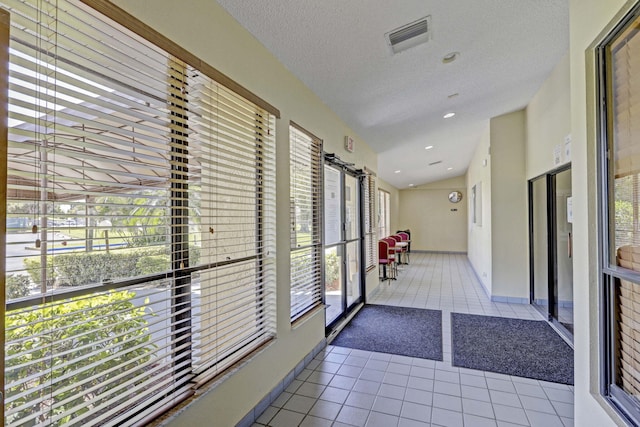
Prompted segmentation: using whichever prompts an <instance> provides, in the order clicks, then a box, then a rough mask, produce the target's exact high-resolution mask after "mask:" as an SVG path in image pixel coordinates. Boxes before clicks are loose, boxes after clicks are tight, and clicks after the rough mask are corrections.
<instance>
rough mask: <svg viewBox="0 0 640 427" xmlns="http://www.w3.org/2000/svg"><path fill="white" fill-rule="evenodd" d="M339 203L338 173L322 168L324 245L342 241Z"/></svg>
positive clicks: (331, 169)
mask: <svg viewBox="0 0 640 427" xmlns="http://www.w3.org/2000/svg"><path fill="white" fill-rule="evenodd" d="M341 203H342V190H341V185H340V172H339V171H337V170H335V169H333V168H332V167H329V166H326V167H325V168H324V243H325V244H326V245H331V244H333V243H338V242H339V241H341V240H342V233H341V228H342V227H341V225H342V218H341V211H342V209H341V206H342V204H341Z"/></svg>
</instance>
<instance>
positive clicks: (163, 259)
mask: <svg viewBox="0 0 640 427" xmlns="http://www.w3.org/2000/svg"><path fill="white" fill-rule="evenodd" d="M170 263H171V260H170V259H169V255H150V256H144V257H141V258H140V259H138V262H137V263H136V269H137V270H138V272H140V274H141V275H147V274H153V273H161V272H163V271H167V270H169V267H170Z"/></svg>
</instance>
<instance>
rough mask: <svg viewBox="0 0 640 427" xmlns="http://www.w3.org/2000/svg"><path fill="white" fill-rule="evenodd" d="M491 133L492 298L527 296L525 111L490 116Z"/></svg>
mask: <svg viewBox="0 0 640 427" xmlns="http://www.w3.org/2000/svg"><path fill="white" fill-rule="evenodd" d="M490 133H491V205H492V209H491V223H492V224H493V228H492V236H491V252H492V257H493V271H492V284H491V295H492V297H494V298H519V299H527V300H528V297H529V275H528V271H529V256H528V252H529V244H528V240H529V236H528V219H527V218H528V211H527V181H526V176H525V145H526V144H525V139H526V134H525V112H524V110H520V111H516V112H513V113H509V114H504V115H502V116H498V117H494V118H492V119H491V123H490Z"/></svg>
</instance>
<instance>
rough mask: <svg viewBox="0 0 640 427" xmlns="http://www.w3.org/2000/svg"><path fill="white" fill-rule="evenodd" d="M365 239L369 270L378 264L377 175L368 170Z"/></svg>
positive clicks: (365, 195) (365, 181)
mask: <svg viewBox="0 0 640 427" xmlns="http://www.w3.org/2000/svg"><path fill="white" fill-rule="evenodd" d="M363 180H364V186H363V187H364V240H365V260H366V269H365V271H369V270H371V269H373V268H375V267H376V265H377V263H378V262H377V258H376V254H377V249H378V248H377V247H376V242H377V241H378V239H376V226H375V224H376V221H375V212H376V210H375V195H376V176H375V175H374V174H373V173H371V172H368V173H367V174H366V175H365V176H364V177H363Z"/></svg>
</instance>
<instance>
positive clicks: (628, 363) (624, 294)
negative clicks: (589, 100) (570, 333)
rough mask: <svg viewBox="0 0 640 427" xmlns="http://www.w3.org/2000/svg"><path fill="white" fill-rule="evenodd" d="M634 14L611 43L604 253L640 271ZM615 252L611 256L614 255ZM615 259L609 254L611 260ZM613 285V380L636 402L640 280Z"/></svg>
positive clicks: (639, 85) (637, 25)
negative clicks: (608, 199)
mask: <svg viewBox="0 0 640 427" xmlns="http://www.w3.org/2000/svg"><path fill="white" fill-rule="evenodd" d="M639 29H640V19H639V18H637V17H636V18H635V20H634V22H632V23H631V24H630V25H629V27H628V28H627V29H626V30H625V31H624V32H623V33H622V34H621V35H619V36H618V37H617V39H616V40H615V42H614V43H613V44H612V46H611V69H612V73H611V84H612V87H611V94H610V96H611V98H610V99H611V105H612V113H613V116H612V130H613V135H612V136H613V138H612V142H613V143H612V146H611V147H610V149H611V151H610V152H611V153H612V156H611V158H610V159H609V177H608V178H609V182H610V184H612V185H610V186H609V188H610V190H609V191H611V192H612V193H613V194H612V197H611V198H612V199H613V200H612V201H611V202H610V203H609V209H610V215H609V218H610V220H609V222H610V224H609V227H608V229H609V230H610V231H609V232H610V233H612V234H613V236H612V237H613V239H610V245H611V247H610V248H609V253H610V254H611V258H612V259H611V263H612V264H614V265H616V264H617V265H619V266H621V267H624V268H627V269H630V270H634V271H640V263H638V259H639V258H638V253H639V252H640V249H639V248H638V246H639V245H640V224H639V218H638V217H639V214H640V185H639V182H640V138H639V137H638V136H639V135H640V33H639V32H638V30H639ZM616 255H617V256H616ZM613 258H615V259H613ZM619 283H620V286H619V288H618V289H616V290H615V292H616V293H617V298H615V299H614V301H616V306H617V307H616V308H617V310H616V313H617V317H616V320H617V321H616V325H615V328H616V330H615V333H614V334H613V335H614V336H615V337H616V343H615V348H616V349H617V357H616V359H617V360H615V363H614V366H615V370H616V383H617V384H618V385H619V386H620V387H621V388H622V390H623V391H624V392H625V393H626V394H627V396H628V397H630V398H631V399H632V400H633V401H634V404H635V405H636V407H637V405H638V396H639V393H640V372H639V371H638V360H639V358H640V340H639V339H638V334H637V330H638V318H639V317H640V309H639V308H638V305H637V302H636V301H639V300H640V299H639V298H640V296H639V294H640V284H638V283H634V282H632V281H628V280H622V279H621V280H620V281H619Z"/></svg>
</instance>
